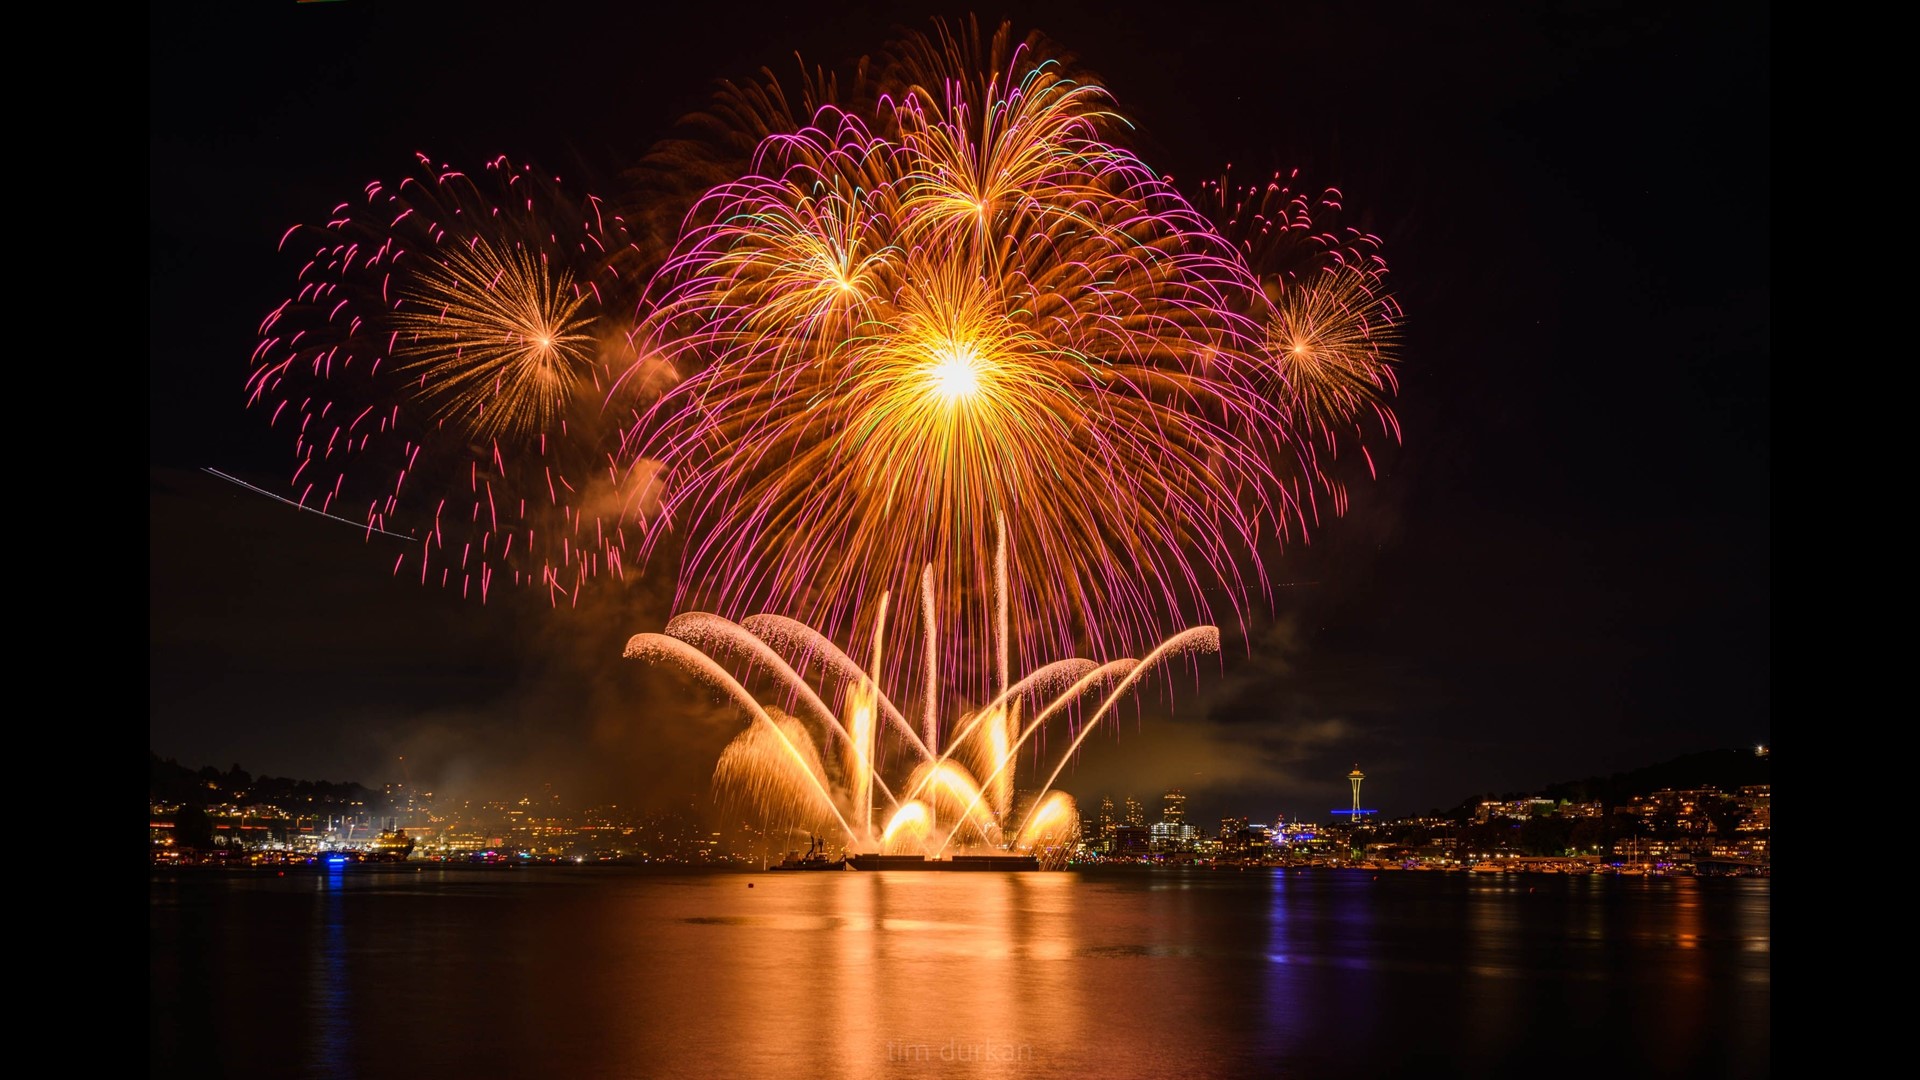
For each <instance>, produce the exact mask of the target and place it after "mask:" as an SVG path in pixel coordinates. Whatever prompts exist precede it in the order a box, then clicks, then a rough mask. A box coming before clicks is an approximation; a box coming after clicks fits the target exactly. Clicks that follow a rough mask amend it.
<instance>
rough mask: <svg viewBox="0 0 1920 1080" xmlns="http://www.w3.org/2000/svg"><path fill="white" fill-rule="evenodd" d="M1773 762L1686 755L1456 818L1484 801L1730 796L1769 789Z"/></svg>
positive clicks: (1724, 753)
mask: <svg viewBox="0 0 1920 1080" xmlns="http://www.w3.org/2000/svg"><path fill="white" fill-rule="evenodd" d="M1772 766H1773V758H1772V757H1771V756H1761V755H1759V754H1756V753H1754V752H1753V748H1752V747H1742V748H1740V749H1732V748H1728V749H1724V750H1702V751H1699V752H1698V753H1692V754H1682V755H1680V756H1679V757H1677V758H1673V759H1672V760H1670V761H1663V762H1660V763H1659V764H1657V765H1643V766H1641V767H1640V768H1638V769H1630V770H1628V771H1626V772H1617V773H1614V774H1612V775H1611V776H1589V777H1587V778H1586V779H1584V780H1563V781H1560V782H1559V783H1555V784H1548V785H1547V786H1546V787H1543V788H1540V789H1539V790H1537V791H1518V792H1507V793H1504V794H1497V793H1493V792H1489V793H1486V794H1483V795H1474V796H1471V797H1470V798H1468V799H1467V800H1466V801H1465V802H1462V803H1461V804H1460V805H1459V806H1458V807H1457V808H1456V809H1455V814H1458V813H1460V812H1463V811H1464V812H1468V813H1470V812H1471V811H1472V810H1473V809H1474V808H1475V806H1476V805H1477V804H1478V803H1479V802H1480V800H1482V799H1496V798H1497V799H1524V798H1529V797H1534V798H1545V799H1553V800H1555V801H1560V800H1565V801H1567V802H1598V803H1604V804H1606V805H1607V806H1609V807H1613V806H1622V805H1625V804H1626V803H1627V801H1628V800H1630V799H1632V798H1633V797H1634V796H1635V795H1646V794H1650V793H1652V792H1655V791H1658V790H1660V789H1661V788H1674V789H1676V790H1685V789H1688V788H1703V787H1712V788H1719V789H1720V790H1722V791H1725V792H1727V793H1729V794H1732V793H1733V792H1734V791H1735V790H1736V789H1738V788H1741V787H1744V786H1746V785H1748V784H1770V783H1772V782H1773V780H1772V772H1771V770H1772Z"/></svg>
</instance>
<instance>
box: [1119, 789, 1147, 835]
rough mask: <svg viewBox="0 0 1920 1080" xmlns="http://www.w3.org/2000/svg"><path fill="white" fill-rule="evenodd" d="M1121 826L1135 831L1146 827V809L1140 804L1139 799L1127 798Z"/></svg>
mask: <svg viewBox="0 0 1920 1080" xmlns="http://www.w3.org/2000/svg"><path fill="white" fill-rule="evenodd" d="M1122 824H1124V825H1128V826H1130V827H1132V828H1136V829H1144V828H1146V827H1147V808H1146V807H1145V806H1142V805H1141V804H1140V800H1139V799H1136V798H1134V797H1133V796H1131V795H1129V796H1127V801H1126V814H1125V820H1124V821H1123V822H1122Z"/></svg>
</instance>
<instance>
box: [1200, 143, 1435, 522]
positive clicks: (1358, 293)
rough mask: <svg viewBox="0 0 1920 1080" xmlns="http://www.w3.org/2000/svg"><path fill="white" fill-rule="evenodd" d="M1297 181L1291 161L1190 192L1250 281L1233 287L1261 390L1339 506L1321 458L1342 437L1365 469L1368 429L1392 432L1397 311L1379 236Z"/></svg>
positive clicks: (1336, 199) (1395, 430)
mask: <svg viewBox="0 0 1920 1080" xmlns="http://www.w3.org/2000/svg"><path fill="white" fill-rule="evenodd" d="M1297 182H1298V175H1297V173H1296V174H1292V175H1287V176H1281V175H1279V174H1275V175H1274V176H1273V177H1272V178H1271V179H1269V180H1268V181H1267V182H1265V183H1262V184H1254V185H1247V186H1241V185H1236V184H1235V183H1234V182H1233V180H1232V178H1231V177H1230V176H1223V177H1222V178H1221V179H1220V180H1219V181H1217V182H1211V183H1208V184H1205V185H1202V187H1203V191H1202V193H1201V198H1200V200H1199V203H1200V206H1201V207H1203V208H1204V209H1205V210H1206V212H1207V213H1208V214H1209V216H1210V217H1211V219H1212V221H1213V223H1214V225H1215V227H1216V228H1218V230H1219V232H1220V235H1221V237H1222V238H1223V239H1224V240H1225V241H1226V242H1227V243H1228V244H1229V245H1231V247H1232V248H1233V250H1234V252H1235V254H1236V256H1237V257H1238V259H1239V260H1240V262H1241V265H1242V267H1243V269H1244V270H1245V272H1246V274H1247V276H1248V277H1249V278H1251V279H1252V281H1253V283H1254V286H1255V287H1253V288H1248V289H1245V290H1242V291H1241V292H1240V293H1239V295H1240V296H1241V297H1242V298H1244V300H1246V301H1247V302H1248V304H1249V306H1248V307H1247V308H1246V309H1245V311H1244V314H1245V316H1246V317H1247V319H1248V320H1249V321H1251V322H1254V323H1256V324H1258V325H1260V326H1262V327H1263V328H1264V329H1263V330H1262V331H1261V332H1260V333H1259V335H1258V338H1257V341H1256V342H1255V345H1256V349H1255V350H1254V356H1255V357H1256V358H1257V359H1263V360H1264V361H1265V378H1264V379H1263V380H1262V384H1263V387H1264V389H1265V392H1266V393H1267V394H1268V395H1269V396H1270V397H1271V398H1272V399H1273V401H1274V402H1275V404H1276V405H1277V406H1278V407H1279V408H1280V410H1281V411H1282V412H1283V413H1284V414H1285V416H1286V418H1287V423H1288V426H1289V428H1290V430H1291V431H1293V432H1294V433H1295V440H1294V445H1295V447H1296V449H1297V450H1298V452H1299V455H1300V457H1301V459H1302V461H1303V465H1304V469H1305V471H1306V472H1307V473H1308V474H1309V475H1310V476H1312V477H1313V479H1314V480H1315V482H1316V483H1317V484H1318V485H1319V486H1320V487H1321V488H1322V489H1323V490H1327V491H1330V492H1332V493H1333V494H1334V495H1335V497H1336V507H1338V506H1340V505H1343V503H1344V491H1343V489H1342V488H1341V486H1340V483H1339V481H1338V480H1337V479H1336V478H1335V477H1334V476H1333V475H1332V474H1331V471H1330V461H1329V460H1328V459H1331V458H1333V457H1336V456H1337V455H1338V453H1339V451H1340V449H1341V447H1342V446H1343V445H1352V446H1355V447H1357V448H1358V449H1359V451H1360V453H1361V455H1362V456H1363V457H1364V458H1365V459H1366V461H1367V464H1368V468H1369V472H1371V471H1372V461H1373V459H1372V456H1371V454H1370V453H1368V451H1367V448H1366V443H1367V439H1368V436H1369V434H1370V433H1380V434H1384V435H1386V436H1387V437H1390V438H1392V439H1394V440H1396V441H1397V440H1398V438H1399V435H1400V425H1399V421H1398V419H1397V418H1396V417H1395V416H1394V414H1393V411H1392V409H1391V408H1390V407H1389V406H1388V404H1387V401H1388V399H1390V398H1391V397H1393V395H1394V394H1395V392H1396V391H1397V390H1398V382H1397V380H1396V378H1395V376H1394V364H1395V362H1396V360H1397V355H1396V354H1397V350H1398V346H1399V337H1400V323H1401V312H1400V307H1399V304H1398V302H1397V301H1395V300H1394V298H1393V295H1392V293H1391V292H1390V291H1389V290H1388V288H1387V285H1386V273H1387V266H1386V261H1385V260H1384V259H1383V258H1381V256H1380V248H1381V242H1380V238H1379V237H1377V236H1375V235H1373V234H1372V233H1369V232H1365V231H1363V230H1360V229H1357V228H1353V227H1352V226H1344V225H1341V224H1340V215H1341V211H1342V210H1343V209H1344V207H1343V206H1342V200H1343V198H1344V197H1343V196H1342V195H1341V193H1340V191H1339V190H1338V189H1334V188H1328V189H1326V190H1324V191H1322V192H1320V193H1319V194H1318V195H1314V196H1309V195H1307V194H1306V193H1305V192H1303V191H1300V190H1296V188H1295V186H1294V185H1295V184H1296V183H1297Z"/></svg>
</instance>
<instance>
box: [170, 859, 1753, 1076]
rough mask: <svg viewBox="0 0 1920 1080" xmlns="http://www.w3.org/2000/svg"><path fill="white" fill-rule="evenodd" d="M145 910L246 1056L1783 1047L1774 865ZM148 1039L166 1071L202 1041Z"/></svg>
mask: <svg viewBox="0 0 1920 1080" xmlns="http://www.w3.org/2000/svg"><path fill="white" fill-rule="evenodd" d="M749 886H751V887H749ZM296 890H304V897H305V901H306V902H305V903H304V904H299V903H291V902H290V901H298V900H300V899H301V898H302V893H301V892H299V891H296ZM209 905H211V906H215V907H217V908H218V909H219V911H220V912H221V917H220V918H217V919H215V918H206V917H202V916H200V915H198V914H196V912H200V911H202V910H203V909H205V908H206V907H208V906H209ZM152 918H153V922H154V927H155V932H154V935H153V939H154V942H155V945H154V948H155V951H156V955H155V962H154V964H153V965H151V968H150V970H151V979H152V982H153V993H154V995H155V996H156V997H160V996H163V995H171V996H172V998H171V1000H172V1001H173V1004H172V1006H171V1008H172V1010H173V1014H170V1015H174V1017H175V1022H176V1023H177V1024H178V1026H179V1027H180V1028H181V1029H182V1030H213V1029H214V1028H216V1027H217V1028H218V1030H219V1031H220V1032H221V1033H222V1041H220V1042H219V1043H218V1044H217V1045H216V1046H215V1047H213V1048H212V1049H211V1050H210V1051H208V1052H210V1053H212V1054H214V1055H215V1056H216V1057H217V1058H218V1059H219V1060H218V1061H217V1062H216V1063H214V1064H215V1066H216V1067H215V1068H213V1069H212V1070H211V1071H213V1072H223V1073H226V1074H230V1075H248V1076H281V1075H286V1076H297V1075H310V1074H319V1075H358V1076H368V1077H389V1076H391V1077H409V1078H411V1077H421V1076H442V1075H487V1076H503V1075H504V1076H570V1077H574V1076H578V1077H593V1076H687V1077H706V1076H816V1075H818V1076H846V1077H853V1078H857V1080H881V1078H889V1077H907V1076H980V1077H1014V1076H1020V1077H1029V1076H1052V1077H1066V1076H1083V1075H1099V1076H1103V1077H1114V1078H1120V1077H1134V1076H1140V1077H1147V1076H1155V1077H1157V1076H1201V1077H1204V1076H1242V1075H1289V1076H1316V1075H1323V1074H1330V1073H1341V1074H1346V1075H1381V1074H1385V1073H1389V1072H1400V1071H1403V1070H1405V1069H1406V1068H1408V1067H1409V1066H1413V1067H1417V1068H1418V1069H1419V1070H1420V1071H1422V1072H1423V1074H1426V1075H1443V1076H1450V1075H1489V1074H1495V1073H1503V1072H1508V1071H1512V1072H1538V1071H1541V1070H1542V1069H1543V1068H1547V1069H1550V1068H1563V1067H1571V1066H1573V1065H1578V1064H1581V1061H1580V1060H1577V1059H1576V1058H1574V1057H1570V1055H1573V1054H1576V1053H1577V1051H1575V1050H1574V1049H1573V1048H1576V1047H1580V1046H1583V1045H1590V1044H1592V1043H1593V1041H1594V1039H1595V1038H1596V1037H1598V1036H1601V1035H1604V1036H1605V1038H1606V1040H1607V1045H1608V1047H1609V1055H1610V1067H1618V1068H1630V1069H1632V1070H1633V1071H1635V1072H1637V1073H1640V1074H1643V1075H1679V1074H1682V1073H1685V1072H1694V1073H1700V1072H1705V1073H1711V1074H1714V1075H1763V1074H1765V1072H1766V1071H1767V1066H1768V1056H1769V1039H1768V1029H1767V1024H1768V1019H1769V1017H1768V1008H1769V998H1768V992H1769V985H1770V976H1769V969H1768V962H1769V954H1770V950H1769V947H1768V934H1769V923H1768V891H1767V883H1766V882H1754V881H1693V880H1690V879H1689V880H1684V881H1682V880H1653V881H1636V882H1626V881H1602V880H1594V879H1582V878H1566V879H1561V880H1553V879H1550V878H1531V879H1529V878H1522V877H1492V878H1482V877H1474V878H1469V877H1467V876H1464V875H1438V874H1406V873H1402V874H1392V873H1386V874H1380V875H1378V876H1377V877H1376V876H1374V875H1370V874H1364V873H1337V872H1309V873H1285V872H1273V871H1255V872H1221V871H1206V870H1194V871H1187V872H1177V871H1161V872H1147V871H1138V872H1128V871H1118V872H1105V873H1095V874H1006V875H1002V874H884V873H883V874H873V873H844V874H791V875H783V874H754V875H744V874H717V873H716V874H657V873H642V872H635V871H627V870H617V869H614V870H607V869H600V870H593V869H587V870H579V871H566V870H552V871H547V870H534V871H519V872H513V873H492V874H488V873H484V872H472V871H427V872H425V873H420V874H412V873H409V874H395V873H379V872H367V871H361V870H350V871H348V872H346V873H345V874H344V875H342V876H340V877H338V878H332V877H326V878H318V879H313V878H309V879H288V880H285V881H273V880H266V881H262V880H259V879H253V878H245V877H234V878H218V877H199V878H193V877H181V878H179V879H177V880H174V881H170V882H160V881H156V883H155V885H154V903H153V909H152ZM302 940H304V941H306V942H307V943H308V948H307V949H306V950H305V951H306V962H305V963H304V964H302V963H296V962H289V960H288V959H287V958H288V957H290V956H297V955H298V952H297V951H295V952H293V953H289V951H288V946H287V944H286V943H298V942H300V941H302ZM236 941H244V942H248V943H250V945H249V947H247V948H234V947H231V943H233V942H236ZM274 942H281V943H283V944H282V946H281V947H280V948H278V949H276V948H274V947H273V946H272V943H274ZM163 950H164V951H163ZM189 955H191V956H193V957H198V958H201V959H200V960H199V961H197V962H195V963H188V962H187V961H186V957H187V956H189ZM176 1014H177V1015H176ZM290 1028H292V1030H290ZM153 1045H154V1054H155V1057H156V1061H155V1070H154V1071H156V1072H164V1071H167V1069H166V1068H165V1066H168V1065H171V1064H179V1063H182V1062H184V1061H186V1060H188V1059H189V1056H190V1055H188V1054H187V1053H186V1050H185V1049H184V1048H183V1047H184V1044H178V1043H175V1042H170V1041H167V1040H162V1039H160V1038H158V1037H156V1039H155V1041H154V1044H153ZM294 1046H298V1047H301V1048H304V1049H305V1050H306V1051H307V1055H306V1057H305V1058H304V1060H294V1055H293V1054H292V1053H290V1052H289V1048H290V1047H294ZM1523 1065H1524V1067H1523Z"/></svg>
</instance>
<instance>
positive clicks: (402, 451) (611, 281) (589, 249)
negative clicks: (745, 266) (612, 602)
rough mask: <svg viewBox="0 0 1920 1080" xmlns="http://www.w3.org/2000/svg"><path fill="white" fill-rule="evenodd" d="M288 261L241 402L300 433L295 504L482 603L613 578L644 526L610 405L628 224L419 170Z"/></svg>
mask: <svg viewBox="0 0 1920 1080" xmlns="http://www.w3.org/2000/svg"><path fill="white" fill-rule="evenodd" d="M420 165H421V168H422V172H421V175H417V176H411V177H408V178H406V179H404V180H403V181H401V182H400V183H399V184H397V185H391V186H389V185H387V184H383V183H379V182H375V183H373V184H369V185H368V186H367V189H366V193H365V196H364V198H362V199H360V200H356V201H355V202H352V203H343V204H341V205H340V206H338V207H336V208H335V210H334V212H333V213H332V214H331V215H329V217H328V220H326V221H325V222H324V223H323V224H321V225H318V226H310V227H298V228H295V229H293V230H290V231H289V232H288V234H287V236H286V237H285V239H284V240H283V241H282V247H283V248H286V249H288V250H291V251H294V252H297V253H300V254H302V255H304V256H305V259H306V261H305V263H304V265H303V266H302V267H301V269H300V274H299V280H298V288H297V291H296V292H295V293H294V295H293V296H291V297H289V298H288V300H287V301H286V302H285V303H283V304H281V305H280V306H279V307H278V308H276V309H275V310H274V311H273V312H272V313H270V314H269V315H268V316H267V318H266V319H265V320H264V321H263V322H262V324H261V327H260V339H261V340H260V344H259V346H258V347H257V348H256V349H255V351H254V366H253V370H252V373H251V374H250V375H249V377H248V380H247V389H248V400H249V403H250V404H251V405H253V406H254V407H255V408H258V409H262V410H267V411H269V412H270V413H271V418H270V422H271V423H272V424H273V426H274V427H276V428H277V429H280V430H283V431H286V432H288V433H289V434H290V436H291V437H292V442H293V456H294V464H293V470H292V482H291V491H290V492H289V497H290V499H291V500H292V501H294V502H297V503H299V504H300V505H302V506H304V507H307V508H310V509H313V510H317V511H320V512H322V513H326V514H329V515H332V516H335V517H341V518H345V519H347V520H352V521H358V522H360V523H362V524H363V525H364V526H365V527H366V529H367V530H368V532H369V535H373V534H376V533H378V534H380V535H383V536H400V537H405V538H409V539H411V540H412V544H411V545H409V546H407V547H406V548H404V549H403V550H401V551H400V552H399V553H397V558H396V559H395V562H394V564H393V565H394V572H395V573H397V574H398V573H406V574H417V575H418V577H419V579H420V581H422V582H423V583H427V584H435V585H442V586H446V587H449V588H458V589H459V590H460V591H461V592H462V593H463V594H471V595H475V596H478V597H481V598H484V597H485V596H486V595H487V594H488V592H489V591H490V590H491V588H492V587H493V586H494V585H496V584H498V583H500V579H502V578H504V580H505V583H507V584H528V585H534V586H536V587H541V588H544V589H547V590H548V591H549V592H550V593H551V594H552V595H553V596H554V597H555V598H556V599H558V598H559V597H561V596H569V597H570V596H574V595H576V594H577V592H578V590H579V588H580V587H581V585H582V584H583V583H584V582H585V581H587V580H588V579H590V578H593V577H595V576H596V575H602V574H611V575H615V576H618V575H619V574H620V573H621V572H622V568H623V558H622V556H623V552H624V549H625V546H626V542H627V537H628V531H629V530H631V529H632V528H633V525H632V523H631V522H626V521H623V520H621V514H622V513H623V511H624V509H625V507H626V505H627V502H626V500H625V499H624V498H623V497H622V496H621V495H620V494H617V493H616V484H615V477H616V471H615V468H614V462H613V452H614V450H615V449H616V448H617V446H618V443H619V437H618V431H617V426H616V425H614V424H612V423H610V422H609V421H608V419H607V418H606V416H605V413H604V410H603V407H602V402H603V400H604V398H605V393H606V388H607V387H608V385H609V384H610V378H609V372H610V371H613V370H623V369H625V368H626V367H627V366H628V363H629V361H628V359H627V358H628V357H630V356H631V353H630V351H629V347H628V345H627V340H626V334H627V332H628V330H629V320H628V319H627V318H626V317H625V316H624V314H623V311H624V309H625V308H626V306H627V305H626V303H623V302H621V301H618V300H616V299H615V296H616V295H617V294H618V293H619V292H620V291H621V290H622V282H621V280H620V279H619V277H618V275H616V274H615V273H614V272H613V269H612V267H611V264H610V258H611V256H612V255H613V254H615V253H617V252H618V251H619V250H620V249H621V248H622V246H623V245H624V243H625V241H624V232H623V230H622V227H621V225H620V222H619V221H618V219H615V218H612V217H611V216H609V215H606V214H604V213H602V212H601V210H600V208H599V205H598V203H597V202H594V201H592V200H589V201H588V202H587V203H586V204H585V205H584V206H580V205H576V204H575V203H574V202H573V201H572V200H570V199H569V198H568V197H567V196H566V195H565V194H564V193H563V192H562V191H561V189H560V187H559V186H558V184H557V183H555V182H553V181H552V180H551V179H550V178H548V177H544V176H542V175H541V174H539V173H536V172H534V171H533V170H532V169H530V168H526V167H523V166H517V165H514V164H513V163H511V162H509V161H507V160H506V159H504V158H502V159H496V160H494V161H492V162H490V163H488V165H487V166H486V168H485V169H484V170H482V171H481V172H479V173H478V174H474V175H470V174H467V173H464V172H461V171H460V170H457V169H454V168H451V167H448V166H444V165H438V166H437V165H435V164H434V163H433V162H432V161H430V160H429V159H428V158H425V157H422V158H421V159H420Z"/></svg>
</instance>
